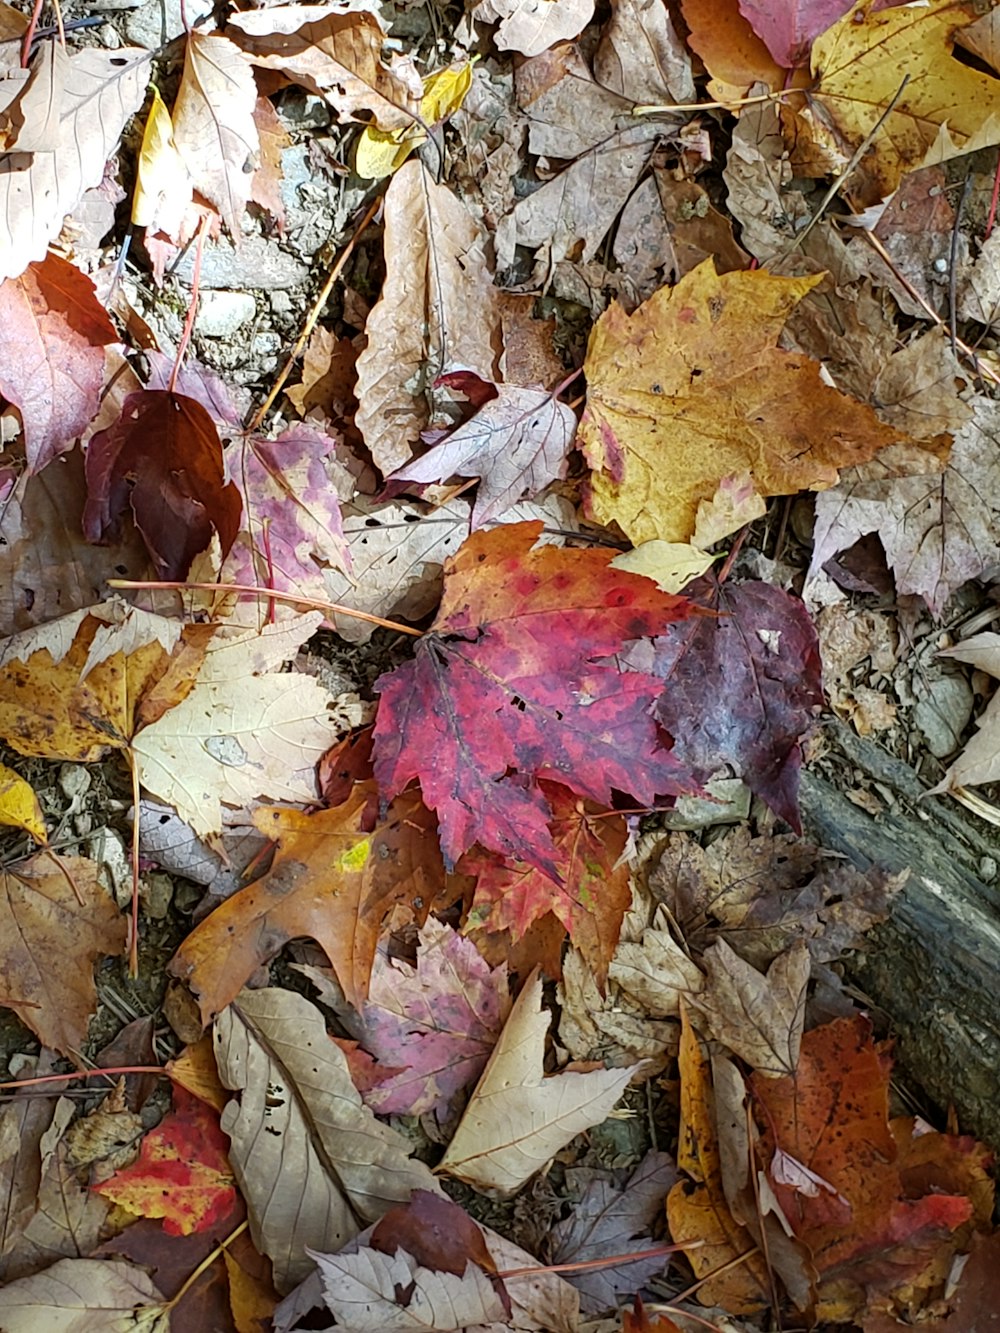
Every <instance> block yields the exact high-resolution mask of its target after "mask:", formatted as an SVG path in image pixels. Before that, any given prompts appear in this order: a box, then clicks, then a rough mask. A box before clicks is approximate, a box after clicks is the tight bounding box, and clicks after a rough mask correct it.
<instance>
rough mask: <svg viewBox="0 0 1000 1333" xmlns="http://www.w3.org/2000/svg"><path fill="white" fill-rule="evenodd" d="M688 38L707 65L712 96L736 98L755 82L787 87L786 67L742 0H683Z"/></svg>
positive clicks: (775, 87)
mask: <svg viewBox="0 0 1000 1333" xmlns="http://www.w3.org/2000/svg"><path fill="white" fill-rule="evenodd" d="M681 9H682V12H683V14H684V22H685V23H686V25H687V27H688V42H689V44H690V46H691V49H692V50H693V51H696V52H697V54H698V55H699V56H701V58H702V60H703V61H704V62H705V66H706V68H707V69H708V71H709V73H710V75H711V78H710V80H709V84H708V92H709V96H710V97H712V98H714V99H715V100H716V101H720V102H731V101H736V100H738V99H740V98H742V97H745V96H746V94H747V93H748V92H749V91H750V89H751V88H752V87H753V85H754V84H755V83H761V84H763V85H764V86H765V87H766V88H767V89H769V90H777V89H778V88H782V87H784V83H785V77H784V76H785V71H784V70H783V69H782V68H781V66H780V65H778V64H777V62H776V61H775V59H774V57H773V56H772V55H771V53H770V51H768V49H767V47H766V46H765V45H764V43H763V42H762V41H761V39H760V38H759V37H758V36H757V34H756V33H755V32H754V31H753V29H752V28H751V27H750V24H749V23H748V22H747V20H746V19H745V18H744V17H743V14H742V13H741V12H740V9H741V6H740V4H739V0H682V4H681Z"/></svg>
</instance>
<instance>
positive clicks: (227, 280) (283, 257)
mask: <svg viewBox="0 0 1000 1333" xmlns="http://www.w3.org/2000/svg"><path fill="white" fill-rule="evenodd" d="M194 250H195V247H194V246H193V245H191V246H188V248H187V250H185V251H184V253H183V254H182V255H181V256H180V258H179V259H178V260H177V263H176V265H175V266H174V267H172V268H171V272H172V273H173V274H174V275H175V276H176V278H177V279H178V281H179V282H182V283H184V285H185V286H187V287H190V286H191V282H192V279H193V277H194ZM308 277H309V268H308V266H307V265H306V264H303V263H302V261H301V260H299V259H296V258H295V256H294V255H291V254H289V253H288V252H287V251H286V250H282V248H281V246H280V245H279V244H278V243H277V241H274V240H269V239H267V238H266V237H264V236H243V237H241V238H240V248H239V249H238V250H237V249H236V247H235V246H234V245H233V243H232V241H231V240H230V239H229V237H228V236H220V237H219V239H218V240H217V241H211V242H209V243H208V244H206V246H205V253H204V255H203V256H202V263H201V287H202V291H203V292H204V291H206V290H207V289H208V288H213V289H215V288H219V287H223V288H228V289H231V290H234V291H238V292H247V291H253V290H254V289H255V288H263V289H264V290H265V291H269V292H273V291H278V290H281V289H285V290H287V289H288V288H290V287H298V285H299V284H300V283H302V282H305V281H306V279H307V278H308Z"/></svg>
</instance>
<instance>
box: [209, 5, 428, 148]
mask: <svg viewBox="0 0 1000 1333" xmlns="http://www.w3.org/2000/svg"><path fill="white" fill-rule="evenodd" d="M231 18H232V21H231V22H230V23H229V24H228V25H227V29H226V30H227V32H230V33H231V34H232V36H233V38H234V39H235V40H237V41H239V43H240V45H241V46H242V48H243V50H244V51H245V52H246V53H247V55H248V56H249V57H250V59H251V60H252V61H253V63H254V64H255V65H259V66H262V67H263V68H264V69H276V70H280V71H281V72H282V73H283V74H285V75H286V76H287V77H288V78H289V79H292V80H293V81H294V82H296V83H300V84H301V85H302V86H303V87H304V88H308V89H309V91H310V92H313V93H317V94H318V95H319V96H321V97H323V98H324V99H325V100H326V101H328V102H329V103H330V104H331V105H332V106H333V107H334V108H335V109H336V110H337V112H338V113H339V115H340V118H341V119H342V120H348V119H351V120H362V119H367V117H365V116H364V114H363V113H364V112H370V113H371V115H372V116H373V117H374V120H375V124H376V125H377V126H378V127H379V129H383V130H394V129H401V128H404V127H405V126H407V125H411V124H412V123H413V119H414V117H415V116H416V115H417V114H418V113H419V109H420V99H421V96H422V94H423V84H422V81H421V78H420V75H419V74H418V73H417V69H416V64H415V62H414V60H413V58H412V56H405V57H401V58H399V59H397V60H395V61H393V63H392V64H389V65H386V64H385V63H384V62H383V60H382V44H383V42H384V40H385V34H384V31H383V28H382V25H381V23H380V21H379V20H378V18H377V17H376V16H375V15H374V14H372V13H366V12H365V11H364V9H362V8H361V7H360V6H359V7H358V8H357V9H355V10H353V12H352V11H347V12H345V11H344V10H343V9H342V8H341V7H340V6H339V5H337V4H326V5H305V4H287V5H271V6H269V7H268V8H267V9H260V10H256V11H253V10H251V11H249V12H247V11H245V12H243V13H242V14H234V15H232V16H231ZM359 113H362V114H359Z"/></svg>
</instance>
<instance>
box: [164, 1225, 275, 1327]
mask: <svg viewBox="0 0 1000 1333" xmlns="http://www.w3.org/2000/svg"><path fill="white" fill-rule="evenodd" d="M249 1225H250V1220H249V1218H246V1217H245V1218H244V1219H243V1221H242V1222H241V1223H240V1224H239V1226H238V1227H237V1228H236V1230H235V1231H231V1232H230V1233H229V1235H228V1236H227V1237H226V1239H225V1240H222V1241H220V1242H219V1243H218V1245H216V1247H215V1249H214V1250H212V1252H211V1253H210V1254H206V1255H205V1257H204V1259H202V1261H201V1263H200V1264H199V1265H198V1267H197V1268H196V1269H195V1270H194V1272H193V1273H192V1274H191V1276H190V1277H189V1278H188V1279H187V1281H186V1282H185V1283H184V1285H183V1286H182V1287H181V1289H180V1291H178V1292H175V1294H174V1295H173V1296H171V1298H170V1300H169V1301H163V1302H162V1303H160V1304H157V1305H153V1306H146V1307H145V1308H146V1309H147V1310H148V1309H154V1310H162V1311H163V1313H164V1314H169V1313H170V1311H171V1310H175V1309H176V1308H177V1306H178V1305H179V1304H180V1302H181V1301H182V1300H183V1299H184V1297H185V1296H186V1295H187V1294H188V1292H189V1291H190V1290H191V1288H192V1287H193V1286H194V1284H195V1283H196V1282H197V1281H198V1279H199V1278H200V1277H201V1275H202V1273H204V1271H205V1269H206V1268H211V1266H212V1265H213V1264H214V1263H215V1261H216V1259H218V1257H219V1255H220V1254H224V1253H225V1252H226V1250H227V1249H228V1248H229V1246H230V1245H232V1243H233V1241H234V1240H236V1238H237V1237H238V1236H242V1235H243V1232H244V1231H246V1229H247V1227H248V1226H249Z"/></svg>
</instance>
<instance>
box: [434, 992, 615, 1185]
mask: <svg viewBox="0 0 1000 1333" xmlns="http://www.w3.org/2000/svg"><path fill="white" fill-rule="evenodd" d="M541 999H542V983H541V979H540V977H539V976H538V974H537V973H535V974H533V975H532V976H530V977H529V978H528V980H527V981H526V982H525V984H524V986H523V988H522V990H521V993H520V995H518V997H517V999H516V1000H515V1002H514V1007H513V1009H512V1010H511V1012H510V1017H509V1018H508V1019H507V1022H506V1024H505V1025H504V1029H503V1032H502V1033H501V1034H500V1040H499V1041H498V1042H497V1044H496V1046H495V1047H494V1050H493V1054H492V1055H491V1056H490V1059H489V1062H488V1063H487V1065H486V1069H485V1070H484V1072H483V1076H482V1078H481V1079H480V1080H479V1083H478V1084H477V1085H476V1090H475V1092H473V1094H472V1097H471V1098H470V1100H469V1104H468V1106H467V1107H466V1109H465V1113H464V1115H463V1116H462V1119H461V1121H460V1122H459V1126H458V1129H457V1130H456V1131H455V1135H454V1137H453V1138H452V1141H451V1143H450V1144H449V1145H448V1148H447V1150H446V1151H445V1155H444V1157H443V1158H442V1160H441V1162H440V1164H439V1167H438V1169H439V1170H441V1171H446V1172H447V1173H448V1174H449V1175H451V1176H455V1177H457V1179H459V1180H462V1181H464V1182H465V1183H466V1184H467V1185H472V1186H473V1187H474V1188H476V1189H479V1190H488V1191H495V1192H496V1193H497V1194H498V1195H500V1196H501V1197H506V1196H509V1195H511V1194H513V1193H515V1192H516V1191H517V1190H518V1189H520V1188H521V1186H522V1185H523V1184H524V1183H525V1182H526V1181H527V1180H528V1179H529V1178H530V1177H531V1176H533V1175H534V1174H535V1172H536V1171H540V1170H541V1169H542V1168H543V1167H544V1166H545V1165H546V1163H547V1162H548V1161H549V1160H550V1159H551V1158H552V1157H554V1156H555V1154H556V1153H557V1152H559V1150H560V1149H561V1148H564V1147H565V1146H566V1144H567V1143H569V1141H570V1139H572V1138H574V1137H575V1136H576V1135H577V1134H581V1133H583V1131H584V1130H585V1129H590V1128H592V1127H593V1126H594V1125H598V1124H600V1123H601V1121H602V1120H604V1119H605V1118H606V1117H607V1116H608V1114H609V1113H610V1111H611V1110H612V1108H613V1107H614V1105H615V1103H616V1102H617V1101H618V1099H619V1098H620V1097H621V1095H622V1093H623V1092H624V1091H625V1088H626V1087H627V1086H628V1084H629V1081H630V1080H631V1078H632V1075H633V1074H634V1073H635V1072H636V1066H635V1065H632V1066H631V1067H630V1068H628V1069H606V1070H596V1071H594V1072H593V1073H589V1074H576V1073H561V1074H553V1075H552V1076H551V1077H550V1078H545V1077H544V1075H543V1064H542V1062H543V1056H544V1048H545V1035H546V1033H547V1032H548V1030H549V1022H550V1018H549V1015H548V1014H547V1013H545V1012H544V1011H543V1010H542V1008H541Z"/></svg>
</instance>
